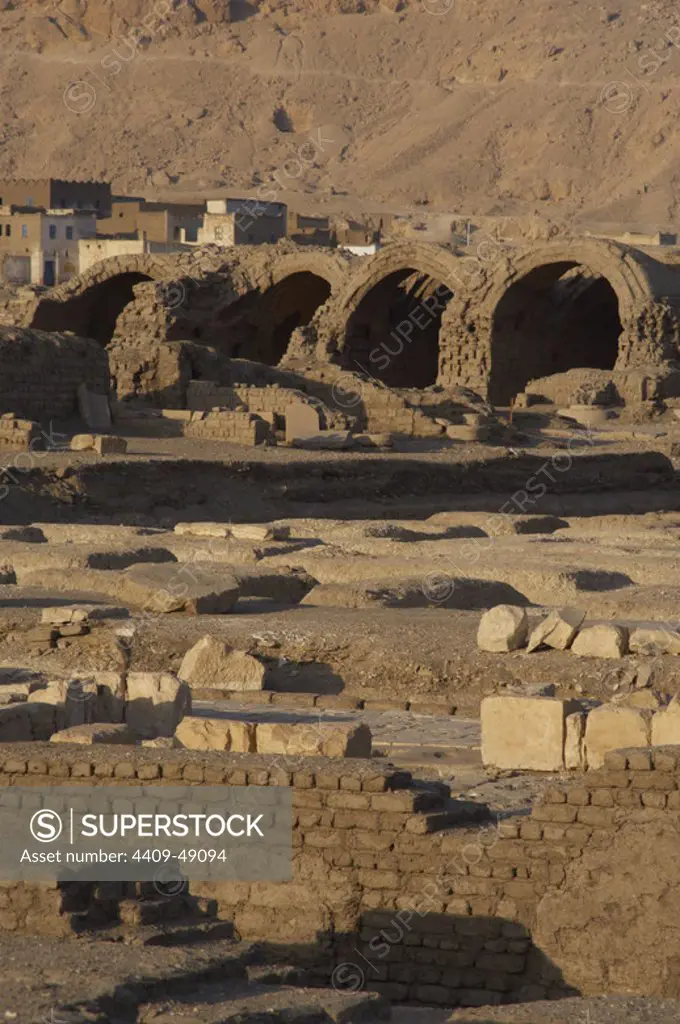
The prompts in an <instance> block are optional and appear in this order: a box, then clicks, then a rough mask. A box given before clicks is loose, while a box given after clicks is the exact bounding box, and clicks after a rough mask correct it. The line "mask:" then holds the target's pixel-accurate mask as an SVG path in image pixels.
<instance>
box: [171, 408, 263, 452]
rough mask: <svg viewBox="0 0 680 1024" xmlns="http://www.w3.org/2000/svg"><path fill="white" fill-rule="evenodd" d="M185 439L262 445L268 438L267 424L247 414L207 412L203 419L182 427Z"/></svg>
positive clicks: (192, 421)
mask: <svg viewBox="0 0 680 1024" xmlns="http://www.w3.org/2000/svg"><path fill="white" fill-rule="evenodd" d="M184 436H185V437H195V438H199V439H200V440H203V441H211V440H213V441H232V442H233V443H234V444H247V445H257V444H264V442H265V441H266V440H268V438H269V436H270V428H269V424H268V423H265V421H264V420H261V419H259V418H258V417H257V416H254V415H252V414H251V413H248V412H209V413H206V414H205V415H204V417H203V419H200V420H194V419H192V420H191V422H190V423H187V424H186V425H185V427H184Z"/></svg>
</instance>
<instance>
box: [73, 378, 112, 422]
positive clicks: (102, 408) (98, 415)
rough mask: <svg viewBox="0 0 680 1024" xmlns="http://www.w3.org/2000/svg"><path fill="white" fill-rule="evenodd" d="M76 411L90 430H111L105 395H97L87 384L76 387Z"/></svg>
mask: <svg viewBox="0 0 680 1024" xmlns="http://www.w3.org/2000/svg"><path fill="white" fill-rule="evenodd" d="M78 410H79V412H80V415H81V416H82V418H83V419H84V420H85V422H86V424H87V425H88V427H90V429H91V430H110V429H111V409H110V407H109V399H108V396H107V395H97V394H95V393H94V392H93V391H90V389H89V388H88V386H87V384H81V385H80V386H79V387H78Z"/></svg>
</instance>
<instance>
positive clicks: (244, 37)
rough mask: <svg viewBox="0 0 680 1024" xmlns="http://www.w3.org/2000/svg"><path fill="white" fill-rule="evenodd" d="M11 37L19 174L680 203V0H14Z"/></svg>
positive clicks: (360, 196)
mask: <svg viewBox="0 0 680 1024" xmlns="http://www.w3.org/2000/svg"><path fill="white" fill-rule="evenodd" d="M0 45H1V47H2V50H1V52H2V58H1V59H2V74H1V75H0V90H1V92H0V98H1V101H2V110H3V114H4V124H3V126H2V135H1V136H0V142H1V145H0V174H16V175H23V176H38V175H42V174H45V173H48V172H51V173H54V174H60V175H63V176H71V177H90V176H93V177H107V178H109V177H110V178H112V179H113V181H114V183H115V187H116V188H117V189H118V190H132V191H139V190H144V191H145V192H147V193H150V192H154V191H155V192H156V193H159V191H163V193H164V194H167V192H168V190H170V191H171V192H172V191H176V192H178V193H179V192H184V193H191V192H195V191H198V192H203V191H205V190H209V189H217V188H220V187H235V188H239V189H247V188H252V187H253V186H254V185H256V184H257V183H261V182H273V183H274V184H273V186H272V187H273V188H275V189H276V190H277V191H279V192H285V193H286V198H288V199H289V200H290V197H291V195H292V196H295V195H296V194H301V195H300V196H299V198H300V201H299V202H297V203H296V205H297V206H307V207H312V206H314V205H319V206H321V205H323V204H324V203H327V202H329V201H331V200H333V201H334V202H335V203H336V208H337V203H338V202H342V203H343V204H344V205H345V207H346V209H347V210H350V209H352V208H354V209H360V208H361V207H362V204H363V205H368V203H369V202H373V203H374V204H378V205H382V206H385V207H386V208H387V207H391V208H394V209H400V208H405V207H413V206H420V205H422V204H425V205H429V208H431V209H432V208H435V209H437V208H439V209H442V210H448V211H454V210H455V211H458V212H460V213H463V214H472V215H474V214H482V213H487V214H490V213H505V214H516V215H518V216H526V215H527V214H539V215H544V216H546V217H549V218H553V219H558V220H559V219H561V220H563V221H567V222H571V221H573V219H574V218H577V219H578V218H581V220H588V222H589V223H593V222H602V223H607V224H611V223H619V224H625V225H629V226H637V227H643V226H649V227H650V228H651V227H654V226H662V225H670V224H672V222H673V220H674V218H675V216H676V212H677V211H676V207H677V202H678V182H677V177H678V172H677V170H676V165H677V164H678V159H677V157H678V152H677V151H678V149H680V142H679V141H678V138H677V135H676V133H675V132H674V126H675V123H676V120H677V117H678V113H679V107H680V92H679V91H678V88H677V85H678V73H679V69H680V8H678V7H677V5H676V4H675V2H674V0H650V2H648V3H646V4H643V5H641V4H639V3H637V2H636V0H560V2H559V3H556V2H554V0H512V2H511V3H507V2H506V0H233V3H232V4H231V5H229V4H228V2H227V0H0ZM310 140H312V141H310ZM339 197H340V198H339Z"/></svg>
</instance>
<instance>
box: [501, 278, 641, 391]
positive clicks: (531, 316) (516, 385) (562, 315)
mask: <svg viewBox="0 0 680 1024" xmlns="http://www.w3.org/2000/svg"><path fill="white" fill-rule="evenodd" d="M621 331H622V325H621V319H620V316H619V302H618V298H617V295H616V292H615V291H614V289H613V288H612V286H611V284H610V283H609V281H608V280H607V279H606V278H605V277H602V276H601V275H599V274H597V273H594V272H593V271H592V270H590V269H588V268H587V267H584V266H580V265H578V264H574V263H565V262H562V263H552V264H547V265H545V266H541V267H537V268H536V269H535V270H532V271H531V272H530V273H528V274H526V275H525V276H524V277H522V278H520V279H519V280H518V281H516V282H515V283H514V284H512V285H511V286H510V287H509V288H508V290H507V291H506V292H505V294H504V295H503V297H502V299H501V300H500V302H499V303H498V305H497V306H496V309H495V311H494V314H493V320H492V325H491V365H490V377H489V394H488V397H489V399H490V401H491V402H493V403H494V404H495V405H507V404H508V403H509V402H510V401H511V400H512V399H513V398H514V396H515V395H517V394H519V393H520V392H521V391H523V390H524V389H525V387H526V385H527V383H528V382H529V381H530V380H533V379H535V378H536V377H547V376H550V375H551V374H553V373H563V372H565V371H566V370H571V369H574V368H575V367H590V368H593V369H600V370H611V369H613V368H614V364H615V363H616V359H617V356H618V351H619V337H620V335H621Z"/></svg>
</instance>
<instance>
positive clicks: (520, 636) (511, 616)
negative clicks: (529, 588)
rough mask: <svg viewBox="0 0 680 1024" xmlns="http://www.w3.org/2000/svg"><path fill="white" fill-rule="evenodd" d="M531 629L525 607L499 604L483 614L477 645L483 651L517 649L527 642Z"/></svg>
mask: <svg viewBox="0 0 680 1024" xmlns="http://www.w3.org/2000/svg"><path fill="white" fill-rule="evenodd" d="M528 631H529V621H528V619H527V613H526V612H525V610H524V609H523V608H516V607H515V606H514V605H510V604H499V605H496V607H495V608H490V609H489V611H488V612H485V613H484V615H482V618H481V621H480V623H479V629H478V630H477V646H478V647H479V648H480V650H482V651H495V652H496V651H516V650H518V648H520V647H523V646H524V644H525V643H526V639H527V633H528Z"/></svg>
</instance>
